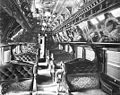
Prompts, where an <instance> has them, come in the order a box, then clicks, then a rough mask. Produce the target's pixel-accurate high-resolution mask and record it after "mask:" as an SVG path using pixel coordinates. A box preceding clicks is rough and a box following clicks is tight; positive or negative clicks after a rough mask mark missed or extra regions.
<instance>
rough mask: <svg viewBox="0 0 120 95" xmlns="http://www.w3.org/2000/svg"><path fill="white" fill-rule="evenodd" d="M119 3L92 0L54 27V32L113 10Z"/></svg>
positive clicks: (108, 0) (111, 0)
mask: <svg viewBox="0 0 120 95" xmlns="http://www.w3.org/2000/svg"><path fill="white" fill-rule="evenodd" d="M119 4H120V1H119V0H90V2H88V3H86V4H85V5H83V6H82V7H81V9H80V10H79V11H78V12H76V13H75V14H73V15H72V16H71V17H70V18H69V19H67V20H66V21H64V22H63V23H62V24H61V25H59V26H58V27H57V28H56V29H54V32H53V34H56V33H59V32H60V31H62V30H63V28H70V27H71V25H76V24H78V23H80V22H82V21H85V20H87V19H89V18H92V17H95V16H96V15H99V14H101V13H104V12H106V11H108V10H112V9H114V8H116V7H118V6H119Z"/></svg>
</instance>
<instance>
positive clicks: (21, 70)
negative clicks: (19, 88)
mask: <svg viewBox="0 0 120 95" xmlns="http://www.w3.org/2000/svg"><path fill="white" fill-rule="evenodd" d="M32 69H33V65H31V64H25V63H19V64H15V63H13V62H8V63H7V65H4V66H1V67H0V85H1V86H2V93H5V92H6V91H7V89H6V87H9V85H11V84H12V83H15V82H19V81H22V80H30V79H32V77H33V73H32V71H33V70H32ZM6 85H7V86H6ZM5 89H6V91H5Z"/></svg>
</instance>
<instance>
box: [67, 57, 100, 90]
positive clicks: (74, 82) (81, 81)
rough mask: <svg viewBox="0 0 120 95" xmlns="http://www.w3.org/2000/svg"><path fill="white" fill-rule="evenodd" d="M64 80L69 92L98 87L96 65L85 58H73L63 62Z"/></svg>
mask: <svg viewBox="0 0 120 95" xmlns="http://www.w3.org/2000/svg"><path fill="white" fill-rule="evenodd" d="M65 70H66V75H65V80H66V83H67V85H68V87H69V89H68V90H69V92H75V91H81V90H87V89H93V88H98V87H99V74H98V70H97V65H96V64H95V63H94V62H92V61H89V60H87V59H80V58H79V59H75V60H73V61H70V62H67V63H65Z"/></svg>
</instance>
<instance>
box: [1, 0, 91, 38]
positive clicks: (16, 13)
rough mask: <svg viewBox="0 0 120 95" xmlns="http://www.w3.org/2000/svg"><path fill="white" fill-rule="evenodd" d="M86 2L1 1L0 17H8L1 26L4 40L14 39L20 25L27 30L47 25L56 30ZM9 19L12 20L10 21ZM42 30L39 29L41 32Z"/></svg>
mask: <svg viewBox="0 0 120 95" xmlns="http://www.w3.org/2000/svg"><path fill="white" fill-rule="evenodd" d="M84 1H86V0H0V2H1V3H0V8H2V11H1V12H0V15H4V14H6V15H7V16H3V17H2V19H3V20H4V19H7V20H6V21H5V20H4V22H3V24H4V25H3V26H0V27H3V28H4V29H3V30H2V31H3V32H4V33H3V35H4V34H5V35H4V36H3V39H5V40H6V39H7V38H9V37H8V36H10V37H12V36H13V35H14V34H15V33H17V32H18V31H16V30H17V29H16V30H15V31H14V29H15V28H16V27H17V26H19V25H20V26H21V28H23V29H25V30H32V29H34V30H35V29H36V28H35V26H37V28H38V27H40V26H41V25H42V24H43V23H46V25H47V26H48V27H50V29H51V30H54V29H55V28H56V27H57V26H59V25H60V24H61V23H62V22H63V21H65V20H66V19H68V18H69V17H70V16H71V15H72V14H74V13H75V12H77V11H78V10H79V9H80V7H81V6H82V5H83V2H84ZM87 1H89V0H87ZM22 7H23V8H22ZM9 18H10V19H11V20H8V19H9ZM12 20H14V22H13V21H12ZM38 24H39V25H38ZM6 25H7V26H8V27H6ZM44 25H45V24H44ZM40 29H41V28H38V30H39V31H40ZM18 30H20V28H19V29H18ZM6 35H8V36H6Z"/></svg>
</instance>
